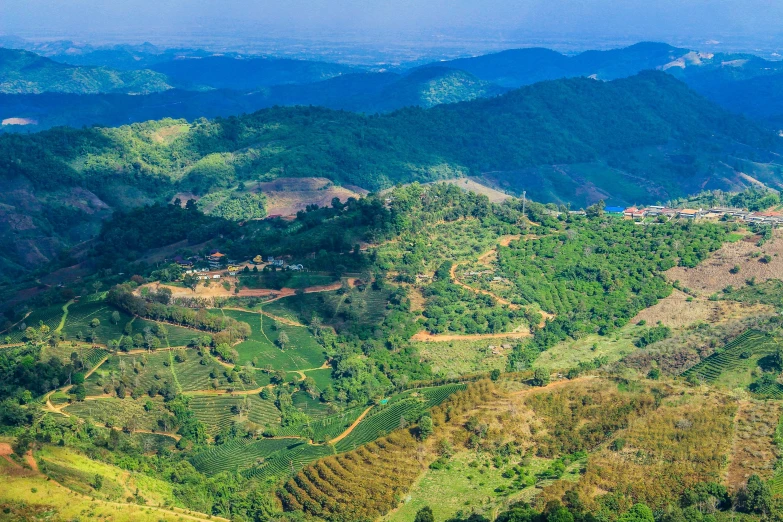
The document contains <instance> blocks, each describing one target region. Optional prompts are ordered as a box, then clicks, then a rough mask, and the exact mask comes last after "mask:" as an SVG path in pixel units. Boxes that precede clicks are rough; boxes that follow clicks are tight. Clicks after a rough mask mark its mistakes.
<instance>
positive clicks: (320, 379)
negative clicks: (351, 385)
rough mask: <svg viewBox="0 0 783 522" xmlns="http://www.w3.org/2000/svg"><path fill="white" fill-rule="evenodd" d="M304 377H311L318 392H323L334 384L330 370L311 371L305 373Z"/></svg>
mask: <svg viewBox="0 0 783 522" xmlns="http://www.w3.org/2000/svg"><path fill="white" fill-rule="evenodd" d="M305 375H306V376H307V377H312V378H313V380H314V381H315V385H316V386H318V390H319V391H323V390H324V389H326V388H327V387H329V386H330V385H331V384H333V383H334V379H333V378H332V369H331V368H324V369H321V370H311V371H309V372H306V373H305Z"/></svg>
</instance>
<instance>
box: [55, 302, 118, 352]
mask: <svg viewBox="0 0 783 522" xmlns="http://www.w3.org/2000/svg"><path fill="white" fill-rule="evenodd" d="M115 311H116V312H117V313H119V314H120V320H119V321H118V322H117V324H114V322H113V321H112V314H113V313H114V312H115ZM93 319H98V320H99V321H100V326H98V327H96V328H93V327H92V326H90V321H92V320H93ZM130 320H131V316H130V315H128V314H126V313H125V312H121V311H119V310H117V309H116V308H114V307H113V306H111V305H109V304H106V303H105V302H103V301H93V302H79V303H73V304H71V305H70V306H69V307H68V318H67V319H66V321H65V326H64V327H63V330H62V332H63V333H64V334H65V335H66V336H67V338H68V339H77V338H78V336H79V334H81V336H82V338H84V336H87V335H90V334H94V335H96V336H97V339H98V342H100V343H104V344H105V343H107V342H108V341H109V340H113V339H119V338H120V337H122V335H123V334H122V329H123V328H124V326H125V324H126V323H127V322H128V321H130Z"/></svg>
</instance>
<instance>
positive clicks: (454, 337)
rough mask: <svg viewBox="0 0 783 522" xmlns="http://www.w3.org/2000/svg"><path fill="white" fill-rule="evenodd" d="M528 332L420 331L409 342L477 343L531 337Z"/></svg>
mask: <svg viewBox="0 0 783 522" xmlns="http://www.w3.org/2000/svg"><path fill="white" fill-rule="evenodd" d="M532 335H533V334H531V333H530V332H508V333H491V334H431V333H429V332H427V331H421V332H419V333H417V334H416V335H414V336H413V337H411V341H422V342H427V343H436V342H444V341H478V340H481V339H525V338H527V337H531V336H532Z"/></svg>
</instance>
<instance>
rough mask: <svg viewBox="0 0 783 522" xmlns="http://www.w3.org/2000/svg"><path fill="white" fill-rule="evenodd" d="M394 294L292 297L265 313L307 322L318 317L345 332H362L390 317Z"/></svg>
mask: <svg viewBox="0 0 783 522" xmlns="http://www.w3.org/2000/svg"><path fill="white" fill-rule="evenodd" d="M390 294H391V291H390V290H388V289H384V290H373V289H372V288H368V289H366V290H364V291H362V290H359V289H356V288H354V289H351V290H350V291H349V292H347V293H345V294H341V293H340V292H339V291H334V292H318V293H311V294H304V295H292V296H290V297H286V298H284V299H278V300H277V301H273V302H271V303H269V304H265V305H263V308H264V310H266V311H268V312H270V313H272V314H274V315H277V316H280V317H286V318H295V319H296V320H298V321H301V322H305V323H306V322H307V321H309V320H310V318H311V317H312V316H313V314H315V315H317V316H318V317H320V318H321V320H322V321H323V323H324V324H327V325H330V326H333V327H334V328H335V329H337V330H338V331H340V330H342V329H358V328H362V327H369V326H372V325H376V324H378V323H380V322H382V321H383V318H384V317H385V316H386V312H387V309H386V305H387V304H388V302H389V296H390Z"/></svg>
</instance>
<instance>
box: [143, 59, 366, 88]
mask: <svg viewBox="0 0 783 522" xmlns="http://www.w3.org/2000/svg"><path fill="white" fill-rule="evenodd" d="M152 69H153V70H155V71H157V72H159V73H161V74H164V75H166V76H167V77H168V78H170V79H171V81H173V82H175V83H176V84H177V85H178V86H186V87H190V86H209V87H213V88H215V89H253V88H257V87H264V86H267V87H268V86H272V85H281V84H291V83H293V84H301V83H312V82H316V81H320V80H326V79H329V78H333V77H335V76H339V75H341V74H348V73H351V72H356V69H354V68H352V67H348V66H344V65H339V64H335V63H327V62H315V61H306V60H291V59H275V58H239V57H228V56H208V57H203V58H200V57H187V58H182V59H175V60H170V61H168V62H164V63H159V64H155V65H154V66H152Z"/></svg>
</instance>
